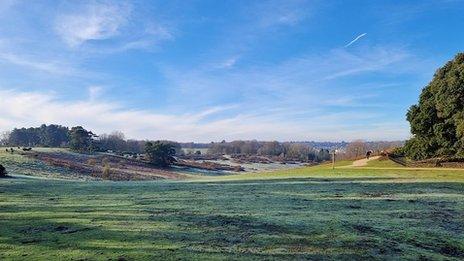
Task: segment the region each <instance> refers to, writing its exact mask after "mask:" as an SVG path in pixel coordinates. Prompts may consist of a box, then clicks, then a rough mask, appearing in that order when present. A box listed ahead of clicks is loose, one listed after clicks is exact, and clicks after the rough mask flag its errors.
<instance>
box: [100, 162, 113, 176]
mask: <svg viewBox="0 0 464 261" xmlns="http://www.w3.org/2000/svg"><path fill="white" fill-rule="evenodd" d="M102 177H103V178H104V179H110V177H111V167H110V164H105V166H104V167H103V173H102Z"/></svg>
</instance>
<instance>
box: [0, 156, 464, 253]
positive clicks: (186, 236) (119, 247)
mask: <svg viewBox="0 0 464 261" xmlns="http://www.w3.org/2000/svg"><path fill="white" fill-rule="evenodd" d="M10 160H12V159H10ZM16 160H18V161H20V160H21V159H19V158H17V159H16ZM10 163H11V162H10ZM345 165H346V164H345ZM348 165H349V164H348ZM340 166H343V164H340V165H339V167H338V168H336V169H335V170H332V168H331V165H323V166H317V167H311V168H299V169H293V170H285V171H279V172H265V173H247V174H241V175H233V176H225V177H224V176H223V177H214V178H211V177H208V178H201V179H196V180H189V181H187V182H171V181H163V182H156V181H149V182H95V181H86V182H84V181H65V180H44V179H24V178H12V179H0V260H43V259H48V260H73V259H74V260H76V259H78V260H87V259H89V260H108V259H113V260H115V259H118V258H125V259H127V260H156V259H163V260H164V259H168V260H171V259H187V260H204V259H249V260H256V259H266V260H282V259H318V260H323V259H346V260H352V259H359V260H366V259H414V260H417V259H429V260H430V259H433V260H462V258H464V237H463V236H462V235H463V233H464V219H463V217H464V171H457V170H442V169H405V168H395V169H386V168H378V169H376V168H375V167H363V168H342V167H340Z"/></svg>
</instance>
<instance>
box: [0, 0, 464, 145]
mask: <svg viewBox="0 0 464 261" xmlns="http://www.w3.org/2000/svg"><path fill="white" fill-rule="evenodd" d="M463 13H464V1H451V0H449V1H444V0H443V1H438V0H436V1H304V0H301V1H299V0H297V1H293V0H286V1H237V0H235V1H232V0H231V1H200V0H197V1H186V0H183V1H176V0H173V1H25V0H24V1H21V0H2V1H0V24H1V25H0V102H1V104H2V112H1V114H0V130H1V131H5V130H9V129H11V128H13V127H22V126H36V125H39V124H41V123H47V124H51V123H56V124H62V125H67V126H74V125H83V126H84V127H86V128H88V129H91V130H94V131H95V132H97V133H104V132H107V133H108V132H111V131H113V130H119V131H123V132H124V133H125V134H126V136H127V137H129V138H139V139H145V138H146V139H172V140H178V141H201V142H208V141H217V140H222V139H226V140H234V139H259V140H280V141H288V140H318V141H322V140H324V141H325V140H327V141H340V140H347V141H350V140H353V139H365V140H397V139H406V138H408V137H409V135H410V134H409V125H408V123H407V122H406V121H405V113H406V111H407V108H408V107H409V106H410V105H412V104H414V103H416V101H417V98H418V95H419V93H420V90H421V89H422V88H423V87H424V86H425V85H426V84H427V83H428V82H429V81H430V79H431V78H432V76H433V73H434V71H435V70H436V69H437V68H438V67H439V66H441V65H442V64H443V63H445V62H446V61H447V60H450V59H452V58H453V56H454V55H455V54H456V53H458V52H460V51H463V46H464V34H463V33H462V28H464V16H463Z"/></svg>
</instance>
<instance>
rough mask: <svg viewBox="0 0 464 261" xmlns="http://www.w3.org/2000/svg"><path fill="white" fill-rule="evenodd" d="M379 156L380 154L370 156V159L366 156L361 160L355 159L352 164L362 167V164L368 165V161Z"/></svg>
mask: <svg viewBox="0 0 464 261" xmlns="http://www.w3.org/2000/svg"><path fill="white" fill-rule="evenodd" d="M378 158H380V156H374V157H370V158H369V159H367V158H364V159H360V160H355V161H354V162H353V164H352V165H351V167H362V166H366V165H367V162H368V161H370V160H376V159H378Z"/></svg>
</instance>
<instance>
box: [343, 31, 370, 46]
mask: <svg viewBox="0 0 464 261" xmlns="http://www.w3.org/2000/svg"><path fill="white" fill-rule="evenodd" d="M366 34H367V33H363V34H360V35H358V36H357V37H356V38H354V39H353V41H351V42H349V43H348V44H347V45H345V47H348V46H350V45H352V44H354V43H355V42H356V41H358V40H359V39H361V38H362V37H364V36H365V35H366Z"/></svg>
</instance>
